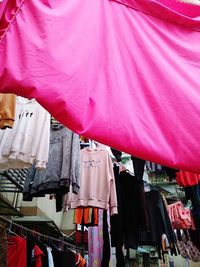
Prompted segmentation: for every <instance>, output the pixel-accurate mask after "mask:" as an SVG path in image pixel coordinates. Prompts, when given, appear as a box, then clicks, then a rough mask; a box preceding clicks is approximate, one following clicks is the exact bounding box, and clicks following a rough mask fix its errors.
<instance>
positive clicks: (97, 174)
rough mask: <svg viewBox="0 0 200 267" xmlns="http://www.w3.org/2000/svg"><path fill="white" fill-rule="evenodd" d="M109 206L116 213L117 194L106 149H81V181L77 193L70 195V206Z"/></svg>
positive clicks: (106, 207)
mask: <svg viewBox="0 0 200 267" xmlns="http://www.w3.org/2000/svg"><path fill="white" fill-rule="evenodd" d="M79 206H84V207H88V206H91V207H98V208H102V209H108V208H110V212H111V215H112V214H116V213H117V196H116V187H115V178H114V173H113V164H112V160H111V158H110V155H109V152H108V151H106V150H92V149H88V148H85V149H82V150H81V181H80V190H79V193H78V195H74V194H73V197H72V200H71V203H70V207H71V208H76V207H79Z"/></svg>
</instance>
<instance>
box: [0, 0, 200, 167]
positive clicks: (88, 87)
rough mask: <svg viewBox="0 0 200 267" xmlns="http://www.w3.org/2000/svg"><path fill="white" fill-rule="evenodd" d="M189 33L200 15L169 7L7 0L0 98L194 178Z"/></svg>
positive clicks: (1, 29) (197, 71) (197, 70)
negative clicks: (8, 96) (27, 101)
mask: <svg viewBox="0 0 200 267" xmlns="http://www.w3.org/2000/svg"><path fill="white" fill-rule="evenodd" d="M171 2H173V4H172V3H171ZM188 9H189V11H188ZM199 30H200V7H197V6H195V7H193V6H188V5H186V4H182V3H179V2H177V3H175V1H171V0H170V1H169V0H158V1H153V0H137V1H133V0H118V1H117V0H116V1H114V0H113V1H112V0H84V1H82V0H68V1H63V0H57V1H54V0H12V1H9V5H7V7H6V9H5V11H4V14H3V16H2V18H1V20H0V92H4V93H8V92H9V93H16V94H18V95H22V96H24V97H28V98H32V97H34V98H36V99H37V100H38V102H39V103H40V104H41V105H42V106H43V107H44V108H46V109H47V110H48V111H49V112H50V113H51V114H52V115H53V116H54V117H55V118H56V119H58V120H59V121H60V122H62V123H64V124H65V125H66V126H68V127H69V128H71V129H72V130H73V131H75V132H77V133H79V134H82V135H84V136H86V137H89V138H92V139H95V140H97V141H99V142H102V143H104V144H107V145H110V146H112V147H114V148H117V149H119V150H122V151H125V152H127V153H130V154H132V155H135V156H137V157H140V158H144V159H147V160H150V161H153V162H156V163H160V164H163V165H167V166H173V167H176V168H179V169H182V170H188V171H194V172H199V171H200V163H199V159H200V141H199V136H200V78H199V77H200V53H199V47H200V32H199Z"/></svg>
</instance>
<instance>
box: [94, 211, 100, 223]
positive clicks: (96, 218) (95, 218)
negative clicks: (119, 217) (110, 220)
mask: <svg viewBox="0 0 200 267" xmlns="http://www.w3.org/2000/svg"><path fill="white" fill-rule="evenodd" d="M93 214H94V225H98V223H99V209H98V208H94V209H93Z"/></svg>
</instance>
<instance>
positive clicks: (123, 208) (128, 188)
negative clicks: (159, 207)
mask: <svg viewBox="0 0 200 267" xmlns="http://www.w3.org/2000/svg"><path fill="white" fill-rule="evenodd" d="M115 179H116V188H117V190H116V191H117V198H118V217H116V218H115V217H113V216H112V217H111V236H112V240H111V241H112V246H115V247H117V246H118V247H119V246H120V245H122V244H125V247H126V248H133V249H137V247H138V245H139V233H140V230H144V229H146V220H145V213H144V206H143V202H142V201H140V199H142V198H143V194H144V189H143V181H141V180H138V179H136V177H135V176H133V175H131V174H129V173H128V172H121V173H120V174H119V175H116V177H115ZM118 229H119V231H118Z"/></svg>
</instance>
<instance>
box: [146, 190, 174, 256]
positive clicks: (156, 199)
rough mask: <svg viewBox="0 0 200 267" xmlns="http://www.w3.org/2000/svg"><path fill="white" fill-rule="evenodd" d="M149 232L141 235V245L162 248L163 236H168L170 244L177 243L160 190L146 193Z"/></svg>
mask: <svg viewBox="0 0 200 267" xmlns="http://www.w3.org/2000/svg"><path fill="white" fill-rule="evenodd" d="M145 196H146V204H147V213H148V222H149V232H142V233H141V243H143V244H147V245H151V244H152V245H158V246H159V247H161V237H162V234H166V235H167V238H168V240H169V243H170V244H172V245H173V244H174V243H175V242H176V239H175V234H174V231H173V229H172V225H171V222H170V219H169V215H168V212H167V209H166V206H165V203H164V201H163V198H162V196H161V194H160V192H159V191H158V190H151V191H150V192H146V193H145ZM172 252H174V253H175V251H172Z"/></svg>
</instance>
